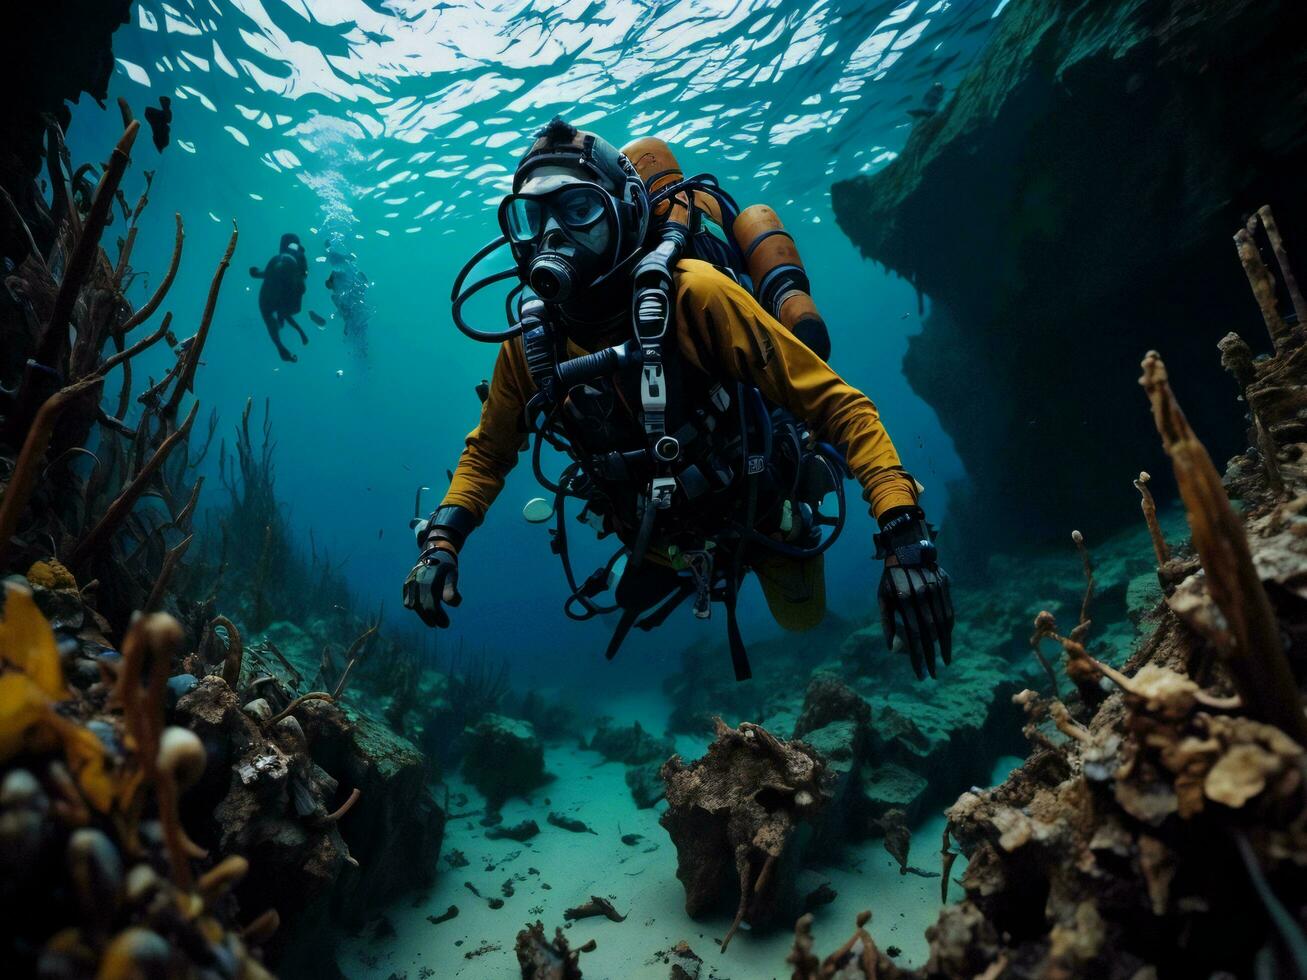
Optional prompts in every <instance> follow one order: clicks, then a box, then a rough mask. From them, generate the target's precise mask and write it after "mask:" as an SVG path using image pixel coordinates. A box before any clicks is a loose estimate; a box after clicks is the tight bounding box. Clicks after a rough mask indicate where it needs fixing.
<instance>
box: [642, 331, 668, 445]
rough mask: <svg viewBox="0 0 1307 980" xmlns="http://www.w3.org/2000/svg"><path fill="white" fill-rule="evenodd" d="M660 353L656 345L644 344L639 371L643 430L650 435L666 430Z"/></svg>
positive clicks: (665, 395)
mask: <svg viewBox="0 0 1307 980" xmlns="http://www.w3.org/2000/svg"><path fill="white" fill-rule="evenodd" d="M661 353H662V352H661V351H659V350H658V348H657V347H656V346H655V347H652V348H650V347H648V346H646V347H645V349H644V354H645V357H644V366H643V368H642V369H641V371H640V407H641V408H643V409H644V430H645V432H646V433H648V434H650V435H662V434H663V432H664V431H666V419H667V385H666V384H665V383H664V379H663V365H662V359H661Z"/></svg>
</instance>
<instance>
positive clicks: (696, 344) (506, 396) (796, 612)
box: [443, 259, 917, 629]
mask: <svg viewBox="0 0 1307 980" xmlns="http://www.w3.org/2000/svg"><path fill="white" fill-rule="evenodd" d="M674 329H675V331H676V341H677V346H678V348H679V349H680V353H681V355H682V356H683V357H684V358H685V359H686V361H687V362H688V363H689V364H691V365H692V366H694V367H696V368H698V369H699V370H701V371H703V372H704V373H705V374H708V375H710V376H713V377H716V378H718V379H720V380H723V381H732V382H733V381H742V382H744V383H746V384H751V385H754V386H756V387H757V388H758V389H759V390H760V391H761V392H762V394H763V396H764V397H766V398H767V399H768V400H769V401H771V402H773V403H775V404H777V405H780V406H781V407H782V408H785V409H787V410H789V411H790V412H792V413H793V414H794V415H796V416H798V417H799V418H801V419H803V420H804V421H806V422H807V423H808V424H809V425H811V426H812V427H813V428H814V430H815V432H816V433H817V436H818V437H819V438H820V439H822V440H824V441H826V442H829V443H831V444H832V445H836V446H840V447H841V448H843V449H844V450H845V452H846V453H847V458H848V463H849V468H850V469H851V470H852V471H853V475H854V477H855V478H856V479H857V481H858V483H859V484H861V486H862V490H863V497H864V498H865V499H866V501H867V503H868V505H869V506H870V508H871V512H872V515H873V516H879V515H881V514H883V513H884V512H885V511H887V510H889V509H891V508H893V507H900V506H903V505H911V504H915V503H916V502H917V486H916V482H915V481H914V480H913V479H912V477H911V476H909V475H908V474H907V473H906V472H905V471H904V470H903V467H902V464H901V463H900V462H899V455H898V452H897V451H896V450H895V449H894V444H893V443H892V442H890V438H889V435H888V433H886V431H885V427H884V426H883V425H882V424H881V421H880V415H879V413H878V412H877V411H876V406H875V405H873V404H872V403H871V400H870V399H869V398H867V396H866V395H864V394H862V392H860V391H858V390H857V389H856V388H854V387H852V386H851V385H849V384H847V383H846V382H845V381H844V380H843V379H841V378H840V376H839V375H838V374H836V373H835V372H834V371H833V370H832V369H831V368H830V366H829V365H828V364H827V363H826V362H825V361H823V360H822V359H821V358H819V357H818V356H817V355H816V354H814V353H813V352H812V351H811V350H809V349H808V348H807V347H806V346H805V345H804V344H803V343H801V342H800V341H799V340H797V339H796V338H795V337H794V335H793V334H791V333H790V332H789V330H787V329H786V328H785V327H783V326H782V325H781V324H780V323H779V322H777V321H776V320H775V319H774V318H772V316H771V315H770V314H768V313H767V312H766V311H765V310H764V309H763V308H762V307H761V306H759V305H758V302H757V300H755V299H754V298H753V296H752V295H751V294H750V293H749V291H748V290H747V289H745V288H744V287H742V286H740V285H739V284H738V283H736V282H735V281H734V280H733V279H731V278H730V277H729V276H726V275H724V274H722V273H721V272H719V271H718V270H717V269H715V268H714V267H713V266H711V265H709V264H708V263H707V262H701V261H698V260H695V259H683V260H682V261H681V262H680V263H678V264H677V267H676V287H675V310H674ZM569 348H570V351H569V352H570V353H571V354H572V355H573V356H579V355H581V354H584V353H588V351H584V350H582V349H580V348H577V347H575V345H571V344H569ZM534 392H535V385H534V383H533V382H532V380H531V375H530V372H529V371H528V370H527V366H526V358H525V356H524V354H523V352H522V343H521V341H520V339H515V340H511V341H507V342H505V343H504V344H503V345H502V346H501V347H500V349H499V357H498V359H497V360H496V361H495V370H494V375H493V376H492V377H491V380H490V394H489V397H487V399H486V402H485V404H484V405H483V406H482V409H481V421H480V423H479V424H478V425H477V427H476V428H475V429H473V430H472V432H471V433H470V434H469V435H468V437H467V445H466V448H465V449H464V450H463V453H462V455H461V456H460V457H459V461H458V468H457V469H456V470H455V471H454V479H453V481H452V482H451V483H450V485H449V492H448V493H446V494H445V499H444V501H443V504H445V505H450V504H453V505H457V506H459V507H463V508H465V509H467V510H468V511H471V512H472V514H473V515H475V516H476V518H477V519H478V520H480V519H481V518H483V517H484V516H485V513H486V511H487V510H488V509H489V507H490V505H491V504H492V503H493V502H494V499H495V497H496V496H498V494H499V491H500V490H501V489H503V486H504V478H505V477H506V476H507V475H508V472H509V470H511V469H512V468H513V466H514V464H515V463H516V462H517V454H518V451H519V450H520V449H521V446H522V439H523V435H524V434H525V419H524V409H525V407H526V403H527V401H528V400H529V399H530V398H531V396H532V394H533V393H534ZM756 572H757V574H758V577H759V581H760V582H761V584H762V586H763V591H764V593H765V594H766V596H767V603H768V606H769V608H770V609H771V611H772V613H773V615H775V616H776V619H777V621H778V622H779V623H780V624H781V625H782V626H784V627H786V628H789V629H805V628H808V627H809V626H813V625H815V624H816V623H817V622H819V621H820V619H821V616H822V614H823V613H824V611H825V583H824V580H823V578H822V575H821V564H820V559H817V560H815V561H809V562H797V561H793V560H784V559H782V560H779V561H776V560H769V561H767V562H764V563H761V564H760V565H759V566H758V567H757V568H756Z"/></svg>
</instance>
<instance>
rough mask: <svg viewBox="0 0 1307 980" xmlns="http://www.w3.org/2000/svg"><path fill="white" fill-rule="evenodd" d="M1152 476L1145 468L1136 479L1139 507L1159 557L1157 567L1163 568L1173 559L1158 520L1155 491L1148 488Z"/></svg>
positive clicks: (1156, 555) (1155, 554) (1154, 549)
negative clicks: (1154, 498)
mask: <svg viewBox="0 0 1307 980" xmlns="http://www.w3.org/2000/svg"><path fill="white" fill-rule="evenodd" d="M1150 480H1152V477H1151V476H1149V475H1148V473H1147V472H1146V471H1144V470H1140V471H1139V476H1138V477H1137V478H1136V479H1135V489H1136V490H1138V491H1139V509H1140V510H1141V511H1143V514H1144V523H1145V524H1147V525H1148V537H1149V538H1150V539H1151V540H1152V542H1153V555H1154V556H1155V557H1156V558H1157V567H1158V568H1161V567H1162V566H1163V565H1165V564H1166V563H1167V562H1168V561H1170V560H1171V549H1170V548H1169V547H1168V546H1167V544H1166V538H1165V537H1164V536H1163V535H1162V525H1161V524H1159V523H1158V522H1157V502H1156V501H1154V500H1153V492H1152V491H1151V490H1149V489H1148V483H1149V481H1150Z"/></svg>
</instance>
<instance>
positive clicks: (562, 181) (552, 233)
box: [521, 166, 613, 256]
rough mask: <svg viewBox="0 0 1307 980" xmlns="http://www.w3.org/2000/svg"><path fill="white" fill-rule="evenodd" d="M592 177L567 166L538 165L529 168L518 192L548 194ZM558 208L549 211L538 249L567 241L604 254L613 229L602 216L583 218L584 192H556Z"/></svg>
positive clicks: (586, 213)
mask: <svg viewBox="0 0 1307 980" xmlns="http://www.w3.org/2000/svg"><path fill="white" fill-rule="evenodd" d="M591 183H593V181H592V180H591V179H590V177H589V176H588V175H586V174H585V173H584V172H583V171H580V170H574V169H572V168H571V167H554V166H550V167H540V168H538V169H536V170H535V171H533V172H532V174H531V178H530V179H529V180H528V181H527V182H526V183H525V184H523V185H522V190H521V193H523V194H537V195H550V196H552V195H553V194H554V192H556V191H561V190H563V189H564V188H566V187H567V185H568V184H591ZM557 201H558V210H557V211H556V212H555V211H549V212H548V213H547V216H546V218H545V223H544V228H543V231H542V232H541V235H540V250H541V251H560V250H565V249H566V246H567V243H569V242H570V243H572V244H574V245H575V246H576V247H577V248H580V249H584V250H585V251H587V252H589V253H590V254H591V255H593V256H601V255H604V254H605V253H606V252H607V250H608V246H609V244H610V243H611V242H612V237H613V229H612V228H611V227H610V225H609V223H608V221H607V220H605V217H606V215H607V211H605V212H603V215H604V217H600V218H598V219H597V220H587V219H588V218H589V217H590V211H589V206H588V205H587V203H586V198H585V195H583V194H577V195H573V196H570V197H569V196H567V195H559V197H558V198H557Z"/></svg>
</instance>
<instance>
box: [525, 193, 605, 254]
mask: <svg viewBox="0 0 1307 980" xmlns="http://www.w3.org/2000/svg"><path fill="white" fill-rule="evenodd" d="M551 217H552V218H553V219H554V220H555V221H557V222H558V224H559V226H560V227H562V228H564V229H565V230H567V231H570V232H584V231H589V230H590V229H592V228H594V226H595V225H596V224H598V222H600V221H601V220H603V219H604V218H609V219H610V222H611V223H612V224H616V217H617V215H616V209H615V208H614V207H613V199H612V196H611V195H609V193H608V192H607V191H605V190H604V189H603V188H602V187H600V186H599V185H598V184H591V183H587V182H584V181H570V182H568V183H566V184H563V185H562V186H561V187H557V188H555V189H553V190H549V191H545V192H544V193H541V194H530V193H525V192H522V193H518V194H509V195H508V196H507V197H505V198H504V200H503V201H502V202H501V203H500V205H499V225H500V227H501V228H502V229H503V231H504V234H505V235H507V236H508V240H509V241H511V242H513V243H515V244H517V245H527V244H530V243H532V242H536V241H539V239H540V238H541V236H543V235H544V233H545V229H546V228H547V227H548V224H549V219H550V218H551Z"/></svg>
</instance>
